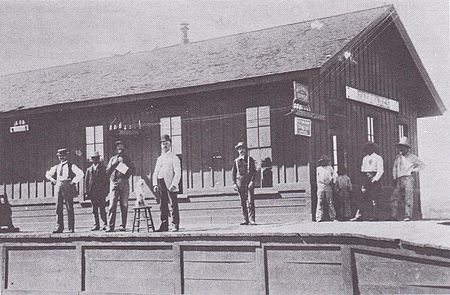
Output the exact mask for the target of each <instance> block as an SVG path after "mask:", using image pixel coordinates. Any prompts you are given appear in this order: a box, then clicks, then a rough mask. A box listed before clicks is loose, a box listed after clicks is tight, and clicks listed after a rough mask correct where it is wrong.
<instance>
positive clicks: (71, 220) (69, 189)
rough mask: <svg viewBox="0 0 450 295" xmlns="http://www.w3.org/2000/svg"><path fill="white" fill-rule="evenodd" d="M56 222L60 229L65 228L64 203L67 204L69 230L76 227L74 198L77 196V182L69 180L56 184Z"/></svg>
mask: <svg viewBox="0 0 450 295" xmlns="http://www.w3.org/2000/svg"><path fill="white" fill-rule="evenodd" d="M55 189H56V196H57V198H56V223H57V226H58V229H64V213H63V204H64V203H65V204H66V210H67V217H68V225H69V230H73V229H75V213H74V210H73V198H75V197H76V196H77V188H76V186H75V184H70V181H69V180H66V181H63V182H58V183H57V184H56V187H55Z"/></svg>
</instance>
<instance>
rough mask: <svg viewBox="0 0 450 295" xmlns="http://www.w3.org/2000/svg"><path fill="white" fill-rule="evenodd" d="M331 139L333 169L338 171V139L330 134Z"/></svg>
mask: <svg viewBox="0 0 450 295" xmlns="http://www.w3.org/2000/svg"><path fill="white" fill-rule="evenodd" d="M332 141H333V169H334V171H338V139H337V135H333V136H332Z"/></svg>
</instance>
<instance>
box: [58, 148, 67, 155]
mask: <svg viewBox="0 0 450 295" xmlns="http://www.w3.org/2000/svg"><path fill="white" fill-rule="evenodd" d="M68 153H69V151H67V149H59V150H58V152H57V153H56V155H57V156H61V155H67V154H68Z"/></svg>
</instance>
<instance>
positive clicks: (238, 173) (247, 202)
mask: <svg viewBox="0 0 450 295" xmlns="http://www.w3.org/2000/svg"><path fill="white" fill-rule="evenodd" d="M235 149H236V150H237V151H238V153H239V157H237V158H236V159H235V160H234V163H233V169H232V177H233V179H232V182H233V188H234V190H236V191H237V192H238V193H239V196H240V198H241V206H242V215H243V217H244V220H243V221H242V222H241V225H247V224H251V225H256V222H255V193H254V181H255V176H256V167H255V160H253V158H252V157H250V156H249V155H247V146H246V145H245V144H244V143H243V142H239V143H238V144H237V145H236V146H235Z"/></svg>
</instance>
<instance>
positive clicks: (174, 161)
mask: <svg viewBox="0 0 450 295" xmlns="http://www.w3.org/2000/svg"><path fill="white" fill-rule="evenodd" d="M158 179H164V182H165V183H166V186H167V188H170V187H171V186H175V188H176V189H175V191H178V183H179V182H180V179H181V164H180V159H179V158H178V157H177V155H175V154H174V153H173V152H171V151H169V152H167V153H163V154H161V156H159V157H158V160H156V166H155V171H154V172H153V184H154V185H156V184H157V183H158Z"/></svg>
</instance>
